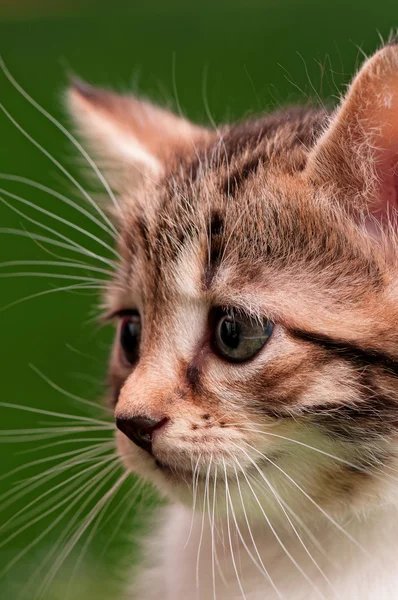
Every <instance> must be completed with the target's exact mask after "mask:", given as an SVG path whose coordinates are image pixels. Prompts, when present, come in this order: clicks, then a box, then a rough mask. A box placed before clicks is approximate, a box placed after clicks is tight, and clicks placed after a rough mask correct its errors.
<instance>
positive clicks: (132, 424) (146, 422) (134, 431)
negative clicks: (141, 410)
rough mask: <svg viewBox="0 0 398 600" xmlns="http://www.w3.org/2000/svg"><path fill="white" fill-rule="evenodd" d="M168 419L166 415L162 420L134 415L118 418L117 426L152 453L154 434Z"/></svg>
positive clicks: (138, 444)
mask: <svg viewBox="0 0 398 600" xmlns="http://www.w3.org/2000/svg"><path fill="white" fill-rule="evenodd" d="M167 421H168V418H167V417H165V418H164V419H161V420H160V421H155V420H154V419H149V418H147V417H133V418H131V419H126V418H117V419H116V427H117V428H118V429H119V430H120V431H121V432H123V433H124V435H126V436H127V437H128V438H129V439H130V440H131V441H132V442H134V443H135V444H137V446H139V447H140V448H143V449H144V450H146V451H147V452H149V453H152V436H153V434H154V432H155V431H156V430H158V429H161V427H163V426H164V425H165V424H166V423H167Z"/></svg>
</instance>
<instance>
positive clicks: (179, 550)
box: [132, 506, 398, 600]
mask: <svg viewBox="0 0 398 600" xmlns="http://www.w3.org/2000/svg"><path fill="white" fill-rule="evenodd" d="M163 517H164V522H163V524H162V525H161V527H160V529H159V531H158V533H157V534H156V535H155V536H153V537H152V538H151V539H150V540H148V544H147V556H148V561H149V562H150V564H151V566H150V567H148V568H145V569H144V570H143V571H142V572H141V574H140V583H139V584H138V586H137V585H135V586H134V587H133V590H132V598H135V599H137V600H155V599H156V600H158V599H159V598H161V599H162V600H244V599H246V600H274V599H278V598H283V599H286V600H304V599H305V600H312V599H316V598H324V599H327V600H331V599H335V598H336V599H338V598H340V599H341V600H395V599H398V513H397V512H396V510H395V509H394V510H392V509H389V510H388V511H383V512H382V511H380V512H379V513H377V514H374V515H372V517H368V518H366V519H365V518H363V519H351V520H350V522H349V523H344V530H345V532H346V534H344V533H343V532H342V531H341V530H339V529H337V528H336V527H335V526H334V525H332V524H330V523H329V524H326V523H322V524H318V525H317V526H316V528H313V529H312V532H311V533H312V535H313V537H311V535H310V532H309V531H308V530H307V531H306V530H305V529H304V530H303V529H301V528H300V529H297V530H296V531H297V534H298V535H297V534H296V533H294V532H293V531H292V530H291V529H290V530H289V528H285V529H284V530H283V531H278V532H272V531H271V530H270V528H269V527H264V526H262V525H260V526H257V527H256V526H253V527H252V532H253V538H254V541H255V546H254V544H253V540H252V539H251V538H250V536H248V535H247V534H242V537H241V538H240V537H239V535H238V534H237V532H236V528H235V526H234V524H233V521H232V519H230V527H229V531H228V524H227V522H226V521H225V522H224V523H223V524H221V523H219V524H218V526H217V531H215V532H214V534H212V530H211V527H210V526H209V522H208V520H207V518H205V519H204V520H203V519H202V516H201V515H200V514H198V515H195V517H194V520H193V524H192V531H191V535H190V530H191V522H192V514H191V512H190V511H189V510H188V509H187V508H185V507H182V506H174V507H169V508H168V509H166V511H165V513H164V515H163ZM202 522H203V528H202ZM242 531H243V527H242ZM246 533H247V532H246ZM275 533H277V536H278V538H279V539H277V538H276V537H275ZM299 536H300V538H301V541H300V539H299ZM188 537H189V542H188V543H187V540H188ZM350 538H351V539H350ZM352 540H355V542H357V544H358V545H356V543H354V541H352ZM304 546H305V548H304ZM255 563H256V564H255Z"/></svg>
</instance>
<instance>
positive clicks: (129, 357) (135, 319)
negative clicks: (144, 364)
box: [120, 312, 141, 365]
mask: <svg viewBox="0 0 398 600" xmlns="http://www.w3.org/2000/svg"><path fill="white" fill-rule="evenodd" d="M140 342H141V318H140V315H139V314H138V312H133V313H131V314H129V315H126V316H124V317H123V318H122V320H121V324H120V345H121V348H122V353H123V359H124V361H125V362H126V363H128V364H130V365H134V364H135V363H136V362H137V360H138V358H139V352H140Z"/></svg>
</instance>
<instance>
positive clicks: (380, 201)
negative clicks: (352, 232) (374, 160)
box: [366, 150, 398, 233]
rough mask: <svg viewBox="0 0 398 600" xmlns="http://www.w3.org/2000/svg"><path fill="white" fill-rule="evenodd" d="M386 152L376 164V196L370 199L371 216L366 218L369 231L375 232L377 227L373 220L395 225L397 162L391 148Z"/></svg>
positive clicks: (397, 199)
mask: <svg viewBox="0 0 398 600" xmlns="http://www.w3.org/2000/svg"><path fill="white" fill-rule="evenodd" d="M384 153H385V154H388V157H385V158H384V160H383V161H382V162H381V163H379V164H378V165H377V175H378V177H379V182H378V186H377V188H378V191H377V192H376V195H377V198H372V199H370V203H369V212H370V214H371V216H372V217H373V218H368V219H366V225H367V228H368V229H369V231H370V233H376V231H377V230H378V227H377V225H376V223H375V221H377V222H379V223H380V225H382V226H385V225H386V224H387V223H389V222H393V223H394V225H397V224H398V222H397V214H398V164H397V154H396V152H394V151H393V150H387V151H384Z"/></svg>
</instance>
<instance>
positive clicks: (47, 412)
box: [0, 402, 111, 427]
mask: <svg viewBox="0 0 398 600" xmlns="http://www.w3.org/2000/svg"><path fill="white" fill-rule="evenodd" d="M0 406H2V407H3V408H14V409H15V410H22V411H25V412H32V413H36V414H39V415H47V416H50V417H58V418H59V419H70V420H71V421H86V422H87V423H94V424H96V425H105V426H106V427H111V425H110V424H109V423H107V422H106V421H101V420H100V419H93V418H91V417H77V416H76V415H70V414H67V413H57V412H54V411H52V410H44V409H43V408H33V406H24V405H23V404H12V403H10V402H0Z"/></svg>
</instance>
